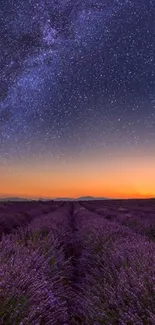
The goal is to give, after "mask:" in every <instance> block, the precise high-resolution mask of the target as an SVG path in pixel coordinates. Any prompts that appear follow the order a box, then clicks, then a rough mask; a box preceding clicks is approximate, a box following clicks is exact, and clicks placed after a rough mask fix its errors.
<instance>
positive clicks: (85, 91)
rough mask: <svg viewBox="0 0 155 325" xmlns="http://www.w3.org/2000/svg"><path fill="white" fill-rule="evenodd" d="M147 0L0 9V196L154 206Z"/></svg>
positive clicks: (154, 85)
mask: <svg viewBox="0 0 155 325" xmlns="http://www.w3.org/2000/svg"><path fill="white" fill-rule="evenodd" d="M154 166H155V3H154V1H153V0H104V1H103V0H96V1H93V0H7V1H6V0H1V4H0V196H4V195H8V196H13V195H18V196H27V197H29V196H30V197H31V196H33V197H57V196H65V197H66V196H71V197H77V196H82V195H92V196H103V197H150V196H155V167H154Z"/></svg>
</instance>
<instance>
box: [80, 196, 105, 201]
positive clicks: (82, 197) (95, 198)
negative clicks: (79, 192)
mask: <svg viewBox="0 0 155 325" xmlns="http://www.w3.org/2000/svg"><path fill="white" fill-rule="evenodd" d="M76 200H77V201H89V200H107V199H106V198H105V197H93V196H81V197H79V198H77V199H76Z"/></svg>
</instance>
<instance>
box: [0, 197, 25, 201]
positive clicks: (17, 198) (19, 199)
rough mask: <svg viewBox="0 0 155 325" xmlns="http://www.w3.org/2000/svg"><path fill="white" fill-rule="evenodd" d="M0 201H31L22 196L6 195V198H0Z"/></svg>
mask: <svg viewBox="0 0 155 325" xmlns="http://www.w3.org/2000/svg"><path fill="white" fill-rule="evenodd" d="M0 201H3V202H6V201H11V202H27V201H31V200H28V199H25V198H21V197H4V198H0Z"/></svg>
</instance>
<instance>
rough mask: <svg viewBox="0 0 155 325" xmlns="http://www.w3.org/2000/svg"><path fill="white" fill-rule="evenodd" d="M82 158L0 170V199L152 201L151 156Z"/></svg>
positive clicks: (153, 159)
mask: <svg viewBox="0 0 155 325" xmlns="http://www.w3.org/2000/svg"><path fill="white" fill-rule="evenodd" d="M89 158H90V157H86V158H83V159H81V160H80V161H78V160H76V159H72V160H71V161H70V162H66V163H65V162H64V164H62V165H58V164H57V163H56V162H54V161H53V162H47V161H43V162H42V163H41V162H38V164H35V163H34V164H32V163H31V165H30V163H29V164H28V163H27V164H26V163H25V164H24V163H22V164H14V165H11V166H9V167H8V166H3V167H1V168H0V196H3V197H4V196H20V197H35V198H39V197H46V198H56V197H73V198H76V197H79V196H95V197H107V198H149V197H155V167H154V166H155V156H153V157H151V158H150V157H148V156H144V157H143V159H142V157H134V156H133V157H131V156H127V155H126V156H124V157H122V156H119V155H118V156H116V157H115V159H112V158H110V157H109V158H107V159H106V161H105V159H103V157H100V159H99V157H98V158H96V159H95V158H92V159H89Z"/></svg>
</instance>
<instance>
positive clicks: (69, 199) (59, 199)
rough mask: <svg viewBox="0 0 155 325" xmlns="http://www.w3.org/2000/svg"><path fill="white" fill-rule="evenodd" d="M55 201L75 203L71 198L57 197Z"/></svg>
mask: <svg viewBox="0 0 155 325" xmlns="http://www.w3.org/2000/svg"><path fill="white" fill-rule="evenodd" d="M54 201H74V199H73V198H70V197H57V198H56V199H54Z"/></svg>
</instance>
